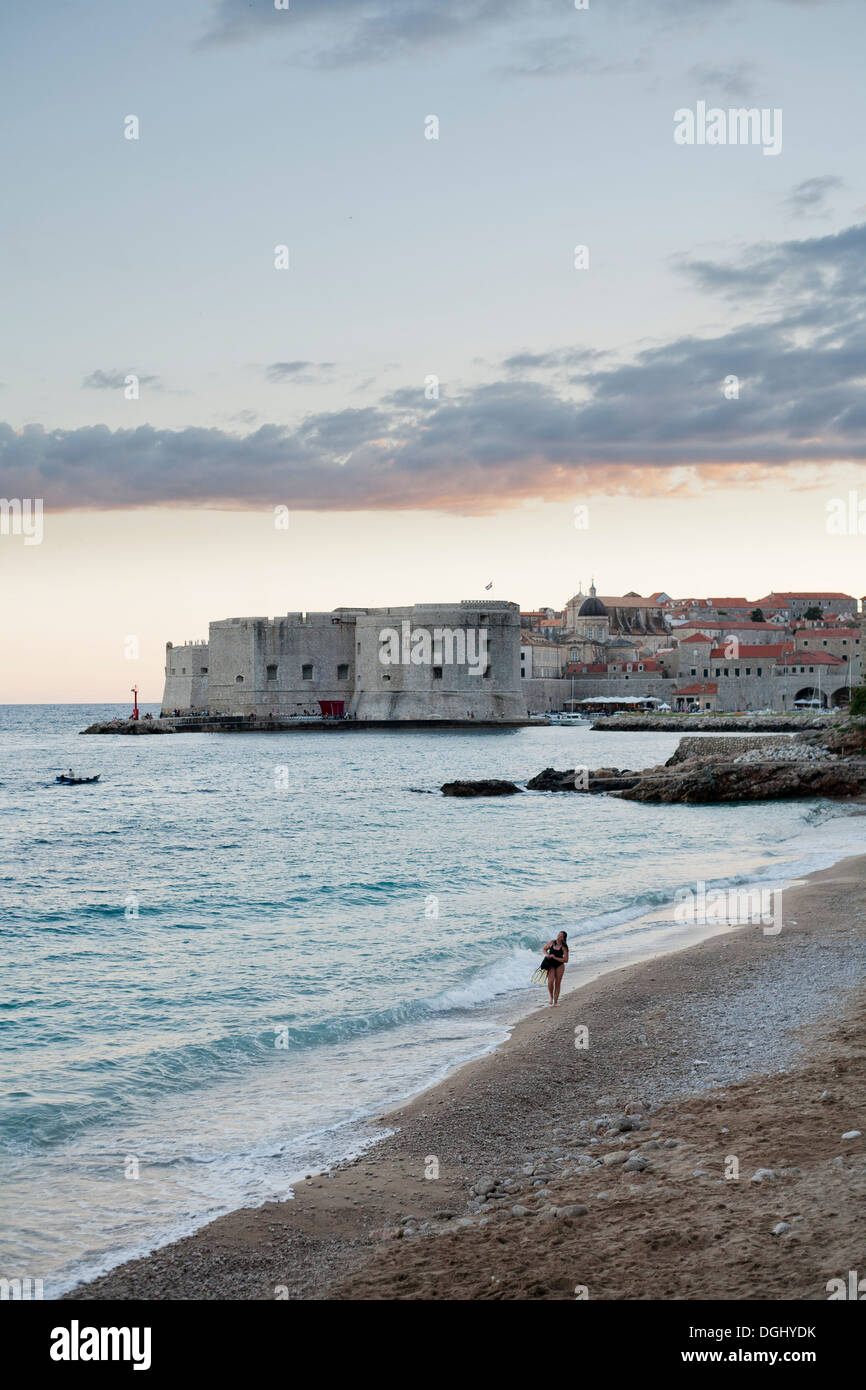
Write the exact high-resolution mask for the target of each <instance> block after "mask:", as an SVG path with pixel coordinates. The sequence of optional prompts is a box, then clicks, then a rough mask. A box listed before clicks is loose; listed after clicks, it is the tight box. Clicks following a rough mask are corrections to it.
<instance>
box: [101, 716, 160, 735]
mask: <svg viewBox="0 0 866 1390" xmlns="http://www.w3.org/2000/svg"><path fill="white" fill-rule="evenodd" d="M81 732H82V733H83V734H173V733H174V732H175V730H174V729H173V728H171V727H170V726H169V725H166V724H162V723H160V721H159V720H158V719H112V720H110V721H109V722H108V723H107V724H91V725H90V727H89V728H88V729H82V730H81Z"/></svg>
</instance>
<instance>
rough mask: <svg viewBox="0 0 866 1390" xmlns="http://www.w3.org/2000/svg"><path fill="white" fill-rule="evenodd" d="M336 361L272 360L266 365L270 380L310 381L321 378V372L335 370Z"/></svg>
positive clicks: (266, 372)
mask: <svg viewBox="0 0 866 1390" xmlns="http://www.w3.org/2000/svg"><path fill="white" fill-rule="evenodd" d="M335 366H336V363H335V362H271V363H270V365H269V366H267V367H265V376H266V377H267V379H268V381H274V382H280V381H300V382H309V381H316V380H317V379H319V376H320V373H327V372H331V371H333V369H334V367H335Z"/></svg>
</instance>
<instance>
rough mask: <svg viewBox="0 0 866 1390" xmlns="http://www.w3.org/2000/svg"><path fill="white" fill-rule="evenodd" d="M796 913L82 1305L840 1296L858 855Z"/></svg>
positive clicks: (114, 1274) (562, 1019) (646, 966)
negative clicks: (833, 1290)
mask: <svg viewBox="0 0 866 1390" xmlns="http://www.w3.org/2000/svg"><path fill="white" fill-rule="evenodd" d="M783 910H784V926H783V928H782V930H781V932H780V933H779V934H778V935H775V936H774V935H767V934H765V933H764V932H763V931H762V929H761V927H760V926H747V927H742V928H738V929H736V930H733V931H729V932H727V933H726V934H725V935H722V936H716V937H713V938H712V939H710V940H707V941H704V942H703V943H701V944H699V945H696V946H692V947H690V948H689V949H687V950H683V951H679V952H677V953H674V954H669V955H666V956H663V957H657V958H655V959H654V960H652V961H648V962H643V963H641V964H638V965H632V966H629V967H627V968H625V969H621V970H617V971H615V972H612V973H610V974H607V975H604V976H602V977H601V978H599V979H598V980H596V981H594V982H593V983H591V984H588V985H584V986H582V987H580V988H579V989H576V990H573V991H572V992H571V993H569V994H567V995H563V998H562V1002H561V1004H560V1007H559V1008H557V1009H551V1008H549V1007H543V1008H541V1009H539V1010H538V1011H537V1012H535V1013H533V1014H531V1015H530V1016H529V1017H527V1018H525V1019H524V1020H523V1021H522V1022H521V1023H519V1024H518V1025H517V1026H516V1028H515V1029H514V1032H513V1034H512V1035H511V1037H510V1039H509V1040H508V1042H507V1043H505V1044H504V1045H503V1046H502V1047H501V1048H499V1049H497V1051H495V1052H493V1053H490V1054H488V1055H487V1056H485V1057H482V1058H480V1059H479V1060H477V1061H475V1062H472V1063H469V1064H468V1065H466V1066H464V1067H462V1068H461V1069H460V1070H459V1071H457V1072H455V1073H454V1074H453V1075H452V1076H450V1077H449V1078H448V1079H446V1080H445V1081H444V1082H442V1083H441V1084H440V1085H438V1086H436V1087H434V1088H432V1089H430V1090H428V1091H425V1092H424V1093H423V1094H422V1095H421V1096H419V1097H418V1098H416V1099H415V1100H414V1101H412V1102H411V1103H410V1104H408V1105H405V1106H403V1107H401V1108H400V1109H398V1110H395V1111H392V1112H389V1114H388V1116H387V1122H388V1124H389V1125H391V1126H393V1128H394V1132H393V1133H392V1134H390V1135H389V1136H388V1137H387V1138H386V1139H384V1140H382V1141H380V1142H379V1143H378V1144H377V1145H376V1146H375V1147H374V1148H372V1149H371V1150H369V1151H368V1152H367V1153H366V1154H365V1155H364V1156H363V1157H361V1158H359V1159H356V1160H355V1161H353V1162H352V1163H347V1164H345V1165H340V1166H338V1167H336V1168H335V1169H334V1170H333V1171H331V1172H330V1173H328V1174H323V1175H321V1176H320V1177H315V1178H313V1179H312V1180H309V1181H306V1182H303V1183H300V1184H298V1185H297V1187H296V1188H295V1196H294V1198H293V1199H292V1200H289V1201H285V1202H280V1203H269V1204H267V1205H265V1206H263V1207H259V1208H255V1209H245V1210H242V1211H237V1212H233V1213H231V1214H229V1215H227V1216H224V1217H222V1218H220V1219H219V1220H217V1221H214V1222H212V1223H211V1224H210V1225H208V1226H206V1227H204V1228H202V1229H201V1230H200V1231H198V1232H197V1233H196V1234H195V1235H193V1236H191V1237H189V1238H187V1239H185V1240H181V1241H178V1242H176V1243H174V1244H172V1245H169V1246H165V1247H163V1248H161V1249H159V1250H157V1251H155V1252H154V1253H153V1254H151V1255H149V1256H147V1257H145V1258H144V1259H141V1260H135V1261H131V1262H130V1263H128V1264H125V1265H122V1266H120V1267H119V1268H117V1269H115V1270H113V1271H111V1272H110V1273H109V1274H107V1275H105V1276H103V1277H102V1278H100V1279H96V1280H94V1281H92V1282H91V1283H89V1284H86V1285H82V1286H79V1287H78V1288H77V1289H75V1290H74V1291H72V1292H71V1293H69V1294H67V1295H66V1296H65V1297H66V1298H67V1299H108V1298H120V1299H158V1300H174V1299H275V1298H304V1299H323V1298H324V1299H394V1298H401V1299H413V1298H414V1299H419V1298H420V1299H436V1300H443V1299H477V1298H517V1299H556V1298H574V1297H576V1296H585V1297H588V1298H593V1299H647V1298H668V1299H706V1298H724V1299H782V1298H793V1299H826V1298H827V1297H828V1292H827V1288H826V1286H827V1283H828V1281H829V1280H831V1279H833V1278H841V1279H846V1278H847V1276H848V1272H849V1271H850V1270H859V1271H861V1273H863V1274H866V1218H864V1215H863V1213H864V1210H866V1203H864V1197H866V1145H864V1140H863V1137H862V1135H861V1136H860V1137H859V1138H853V1139H843V1137H842V1136H843V1134H845V1133H847V1132H849V1131H853V1130H863V1129H866V1125H864V1123H863V1121H864V1119H866V1113H864V1110H866V988H864V987H863V983H862V982H863V980H864V978H866V857H857V858H850V859H847V860H843V861H842V862H841V863H839V864H837V865H835V866H834V867H833V868H831V869H827V870H823V871H822V872H820V873H817V874H814V875H812V876H811V877H810V878H808V879H807V880H805V881H803V882H802V883H801V884H800V885H798V886H796V887H793V888H790V889H788V890H786V892H785V895H784V903H783ZM544 998H545V1000H546V993H545V995H544ZM576 1029H586V1030H587V1035H586V1037H584V1035H583V1034H582V1033H577V1034H576V1032H575V1030H576ZM576 1040H577V1042H578V1043H579V1044H582V1043H583V1042H584V1041H585V1042H586V1043H587V1044H588V1045H587V1046H582V1045H579V1046H575V1041H576ZM760 1170H767V1171H766V1172H765V1173H764V1175H763V1176H762V1177H761V1178H760V1180H759V1181H753V1178H754V1176H755V1174H757V1173H759V1172H760ZM479 1188H480V1189H485V1190H483V1191H480V1190H479ZM584 1209H585V1210H584ZM776 1230H777V1231H778V1233H777V1234H774V1231H776ZM576 1290H577V1291H578V1292H577V1293H576V1292H575V1291H576ZM584 1291H585V1292H584Z"/></svg>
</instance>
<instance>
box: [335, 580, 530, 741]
mask: <svg viewBox="0 0 866 1390" xmlns="http://www.w3.org/2000/svg"><path fill="white" fill-rule="evenodd" d="M437 632H438V634H439V635H440V637H441V639H442V651H441V653H440V655H441V660H437V659H436V658H437V651H436V647H435V639H436V636H437ZM386 633H391V634H394V636H393V638H392V643H391V644H390V648H389V646H386V645H385V642H384V635H385V634H386ZM424 634H428V636H429V647H428V648H427V649H426V651H425V649H424V648H423V647H422V646H420V645H418V644H419V643H421V642H422V640H423V638H424ZM482 634H484V636H482ZM395 643H396V644H398V645H399V656H398V659H396V660H394V659H385V658H393V656H394V649H393V648H394V644H395ZM485 643H486V648H485V645H484V644H485ZM449 657H451V658H452V659H450V660H449ZM484 658H486V660H484ZM356 661H357V673H356V690H357V693H356V696H355V702H354V712H355V714H356V716H357V718H358V719H388V720H394V721H400V720H482V721H488V720H505V721H507V720H511V719H525V718H526V702H525V700H524V698H523V691H522V689H521V680H520V612H519V609H518V607H517V605H516V604H504V603H499V604H497V603H484V602H483V601H478V602H477V603H475V602H471V601H470V602H466V603H463V604H416V605H415V606H414V607H412V608H387V609H377V610H375V611H371V612H369V613H367V614H364V615H363V616H362V617H359V618H358V620H357V642H356ZM482 661H483V664H484V670H483V671H482V670H481V669H480V667H481V665H482Z"/></svg>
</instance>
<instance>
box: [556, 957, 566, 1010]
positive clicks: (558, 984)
mask: <svg viewBox="0 0 866 1390" xmlns="http://www.w3.org/2000/svg"><path fill="white" fill-rule="evenodd" d="M564 974H565V966H564V965H558V966H557V967H556V987H555V990H554V995H553V1002H554V1004H558V1003H559V991H560V987H561V985H562V977H563V975H564Z"/></svg>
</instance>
